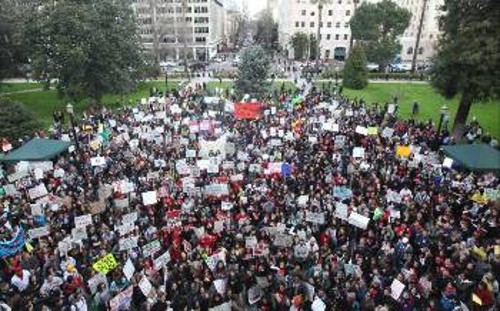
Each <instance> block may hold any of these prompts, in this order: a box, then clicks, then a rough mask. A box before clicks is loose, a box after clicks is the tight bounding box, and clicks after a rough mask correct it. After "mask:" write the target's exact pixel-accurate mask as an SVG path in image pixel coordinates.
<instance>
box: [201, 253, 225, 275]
mask: <svg viewBox="0 0 500 311" xmlns="http://www.w3.org/2000/svg"><path fill="white" fill-rule="evenodd" d="M219 261H222V262H223V263H224V264H225V263H226V254H225V253H224V252H218V253H215V254H213V255H212V256H210V257H208V258H207V260H206V263H207V266H208V267H209V268H210V270H212V271H214V270H215V267H216V266H217V264H218V263H219Z"/></svg>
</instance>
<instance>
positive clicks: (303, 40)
mask: <svg viewBox="0 0 500 311" xmlns="http://www.w3.org/2000/svg"><path fill="white" fill-rule="evenodd" d="M291 43H292V47H293V57H294V59H296V60H300V59H304V58H305V57H306V55H307V47H308V45H309V36H308V35H307V34H306V33H304V32H296V33H295V34H294V35H293V36H292V39H291Z"/></svg>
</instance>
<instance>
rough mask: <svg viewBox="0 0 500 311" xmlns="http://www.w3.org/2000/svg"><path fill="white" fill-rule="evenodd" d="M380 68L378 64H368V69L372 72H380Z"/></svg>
mask: <svg viewBox="0 0 500 311" xmlns="http://www.w3.org/2000/svg"><path fill="white" fill-rule="evenodd" d="M378 68H379V66H378V64H375V63H368V64H366V69H367V70H368V71H370V72H376V71H378Z"/></svg>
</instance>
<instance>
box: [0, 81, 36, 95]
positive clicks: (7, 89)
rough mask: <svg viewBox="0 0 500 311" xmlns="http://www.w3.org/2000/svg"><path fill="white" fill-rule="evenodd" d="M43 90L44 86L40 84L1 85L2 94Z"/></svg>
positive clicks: (0, 91) (0, 92)
mask: <svg viewBox="0 0 500 311" xmlns="http://www.w3.org/2000/svg"><path fill="white" fill-rule="evenodd" d="M41 88H43V86H42V85H41V84H39V83H0V94H3V93H12V92H20V91H26V90H33V89H41Z"/></svg>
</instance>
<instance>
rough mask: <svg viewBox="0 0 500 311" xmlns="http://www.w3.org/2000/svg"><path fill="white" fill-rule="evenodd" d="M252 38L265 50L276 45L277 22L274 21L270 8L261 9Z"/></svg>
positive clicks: (271, 48)
mask: <svg viewBox="0 0 500 311" xmlns="http://www.w3.org/2000/svg"><path fill="white" fill-rule="evenodd" d="M254 40H255V42H256V43H257V44H260V45H261V46H262V47H263V48H264V49H266V50H267V51H270V50H273V49H275V48H276V47H277V42H278V24H277V23H276V22H275V21H274V19H273V14H272V12H271V11H270V10H265V11H263V12H262V13H261V15H260V17H259V19H258V20H257V25H256V30H255V35H254Z"/></svg>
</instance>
